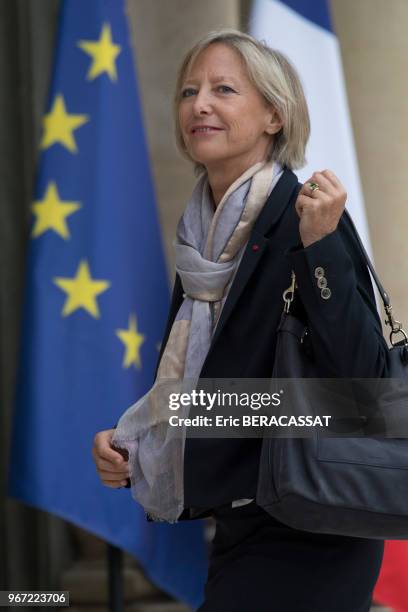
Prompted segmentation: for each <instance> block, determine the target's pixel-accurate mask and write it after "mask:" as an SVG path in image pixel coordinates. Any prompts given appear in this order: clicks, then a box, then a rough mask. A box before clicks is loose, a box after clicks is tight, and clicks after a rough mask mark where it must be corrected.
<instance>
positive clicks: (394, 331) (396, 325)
mask: <svg viewBox="0 0 408 612" xmlns="http://www.w3.org/2000/svg"><path fill="white" fill-rule="evenodd" d="M344 213H345V215H346V217H347V219H348V220H349V222H350V225H351V229H352V230H353V233H354V236H355V238H356V240H357V243H358V245H359V247H360V251H361V253H362V255H363V258H364V259H365V263H366V264H367V267H368V269H369V270H370V272H371V275H372V277H373V279H374V282H375V284H376V286H377V289H378V291H379V293H380V295H381V299H382V301H383V304H384V310H385V314H386V317H387V318H386V320H385V324H386V325H389V326H390V327H391V331H390V342H391V344H392V346H395V345H396V344H400V342H401V343H402V344H404V345H408V335H407V333H406V332H405V331H404V329H403V328H402V323H401V322H400V321H397V320H396V319H395V317H394V315H393V313H392V306H391V300H390V297H389V295H388V293H387V292H386V291H385V289H384V287H383V284H382V282H381V281H380V279H379V277H378V274H377V272H376V271H375V269H374V266H373V263H372V261H371V259H370V257H369V255H368V253H367V251H366V249H365V247H364V245H363V242H362V240H361V238H360V234H359V233H358V231H357V228H356V226H355V225H354V221H353V219H352V218H351V215H350V213H349V212H348V211H347V210H346V209H344ZM398 334H401V335H402V338H403V339H402V341H400V342H398V343H397V342H395V341H394V336H396V335H398Z"/></svg>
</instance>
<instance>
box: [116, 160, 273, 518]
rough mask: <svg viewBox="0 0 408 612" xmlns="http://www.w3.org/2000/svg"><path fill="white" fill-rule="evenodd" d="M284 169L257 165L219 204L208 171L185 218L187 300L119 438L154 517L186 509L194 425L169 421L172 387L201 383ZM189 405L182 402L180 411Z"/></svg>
mask: <svg viewBox="0 0 408 612" xmlns="http://www.w3.org/2000/svg"><path fill="white" fill-rule="evenodd" d="M281 174H282V168H281V166H280V165H279V164H277V163H276V162H274V163H273V162H267V163H265V162H259V163H257V164H255V165H254V166H252V167H251V168H249V169H248V170H246V172H244V173H243V174H242V175H241V176H240V177H239V178H238V179H237V180H236V181H235V182H234V183H233V184H232V185H231V186H230V187H229V189H228V190H227V192H226V193H225V194H224V196H223V198H222V200H221V201H220V203H219V204H218V206H217V208H216V210H215V211H214V205H213V201H212V198H211V193H210V186H209V183H208V179H207V175H206V174H203V175H202V176H201V177H200V178H199V180H198V182H197V185H196V186H195V188H194V191H193V194H192V197H191V199H190V201H189V202H188V204H187V207H186V209H185V211H184V214H183V216H182V218H181V220H180V222H179V225H178V229H177V239H176V242H175V249H176V270H177V273H178V274H179V276H180V279H181V283H182V286H183V289H184V296H183V297H184V300H183V302H182V304H181V306H180V308H179V310H178V312H177V315H176V318H175V320H174V323H173V326H172V328H171V331H170V334H169V337H168V340H167V343H166V347H165V350H164V352H163V355H162V359H161V361H160V366H159V369H158V373H157V378H156V381H155V383H154V385H153V387H152V389H151V390H150V391H149V392H148V393H147V394H146V395H144V396H143V397H142V398H140V399H139V400H138V401H137V402H136V403H135V404H133V405H132V406H130V407H129V408H128V409H127V411H126V412H125V413H124V414H123V415H122V417H121V419H120V420H119V423H118V426H117V429H116V431H115V434H114V438H113V444H114V446H116V447H119V448H124V449H126V450H127V451H128V453H129V469H130V480H131V488H132V495H133V497H134V498H135V499H136V501H138V502H139V503H140V504H141V505H142V506H143V507H144V509H145V511H146V512H147V514H148V515H149V516H150V517H151V518H153V520H164V521H168V522H176V521H177V519H178V517H179V516H180V514H181V513H182V511H183V509H184V494H183V483H184V481H183V471H184V470H183V461H184V446H185V438H186V428H185V427H174V426H173V427H172V426H170V425H169V416H171V414H174V413H171V412H170V411H169V393H174V392H177V393H182V392H183V393H185V392H187V393H188V392H189V391H191V390H192V389H194V388H195V384H196V383H197V380H198V378H199V375H200V372H201V369H202V366H203V364H204V361H205V358H206V356H207V353H208V351H209V348H210V344H211V339H212V335H213V333H214V330H215V327H216V325H217V322H218V319H219V316H220V313H221V310H222V307H223V305H224V303H225V300H226V298H227V295H228V291H229V288H230V286H231V284H232V281H233V278H234V276H235V273H236V270H237V268H238V265H239V262H240V260H241V256H242V254H243V251H244V248H245V246H246V243H247V241H248V239H249V236H250V233H251V230H252V228H253V226H254V223H255V221H256V219H257V217H258V215H259V213H260V211H261V209H262V208H263V206H264V204H265V201H266V199H267V198H268V196H269V194H270V193H271V191H272V189H273V188H274V186H275V185H276V183H277V182H278V180H279V178H280V176H281ZM188 412H189V407H181V409H180V410H178V412H177V415H178V417H186V416H188Z"/></svg>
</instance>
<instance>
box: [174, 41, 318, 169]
mask: <svg viewBox="0 0 408 612" xmlns="http://www.w3.org/2000/svg"><path fill="white" fill-rule="evenodd" d="M215 43H221V44H224V45H227V46H229V47H231V48H232V49H235V50H236V51H237V52H238V53H239V54H240V56H241V58H242V59H243V61H244V64H245V66H246V69H247V71H248V76H249V78H250V80H251V81H252V83H253V84H254V86H255V87H256V88H257V89H258V91H259V92H260V93H261V95H262V96H263V97H264V98H265V100H266V101H267V102H268V103H270V104H272V105H273V107H274V108H275V109H276V111H277V112H278V114H279V117H280V119H281V121H282V124H283V125H282V128H281V129H280V131H279V132H278V133H276V134H274V138H273V139H271V140H272V144H271V148H270V151H269V154H268V159H273V160H276V161H279V162H280V163H281V164H282V165H284V166H287V167H288V168H291V169H296V168H301V167H302V166H304V165H305V163H306V159H305V149H306V144H307V141H308V139H309V135H310V119H309V111H308V108H307V103H306V99H305V95H304V92H303V87H302V84H301V81H300V78H299V76H298V74H297V72H296V70H295V68H294V67H293V66H292V64H291V63H290V61H289V60H288V59H287V58H286V57H285V55H283V53H280V52H279V51H276V49H271V48H270V47H268V45H267V44H266V43H265V42H263V41H258V40H256V39H255V38H253V37H252V36H249V34H245V33H244V32H240V31H239V30H233V29H222V30H218V31H215V32H209V33H208V34H206V35H205V36H203V37H202V38H201V39H200V40H199V41H198V42H197V43H196V44H195V45H194V46H193V47H192V48H191V49H190V50H189V51H188V52H187V54H186V55H185V57H184V59H183V61H182V64H181V66H180V68H179V71H178V75H177V82H176V91H175V96H174V120H175V132H176V142H177V146H178V148H179V150H180V152H181V153H182V155H183V156H184V157H187V159H189V160H191V161H194V160H193V159H192V158H191V157H190V155H189V154H188V152H187V150H186V147H185V145H184V141H183V136H182V133H181V128H180V123H179V104H180V101H181V88H182V85H183V82H184V79H185V76H186V74H187V73H188V71H189V70H190V68H191V67H192V65H193V63H194V61H195V60H196V58H197V57H198V55H199V54H200V53H201V52H202V51H204V49H206V48H207V47H209V46H210V45H212V44H215ZM194 164H195V168H196V171H198V172H199V171H201V170H202V169H203V166H202V164H199V163H197V162H195V161H194Z"/></svg>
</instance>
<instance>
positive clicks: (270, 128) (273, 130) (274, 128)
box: [265, 108, 283, 134]
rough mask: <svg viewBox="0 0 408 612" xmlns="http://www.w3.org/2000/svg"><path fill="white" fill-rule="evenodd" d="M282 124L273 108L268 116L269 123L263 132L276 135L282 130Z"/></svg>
mask: <svg viewBox="0 0 408 612" xmlns="http://www.w3.org/2000/svg"><path fill="white" fill-rule="evenodd" d="M282 126H283V122H282V121H281V118H280V117H279V115H278V112H277V110H276V109H275V108H272V109H271V113H270V116H269V122H268V124H267V126H266V129H265V132H266V133H267V134H277V132H279V130H280V129H281V128H282Z"/></svg>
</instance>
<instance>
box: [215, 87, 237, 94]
mask: <svg viewBox="0 0 408 612" xmlns="http://www.w3.org/2000/svg"><path fill="white" fill-rule="evenodd" d="M218 89H219V91H221V93H229V92H230V91H232V92H233V91H234V90H233V89H232V87H229V86H228V85H220V86H219V87H218Z"/></svg>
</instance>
